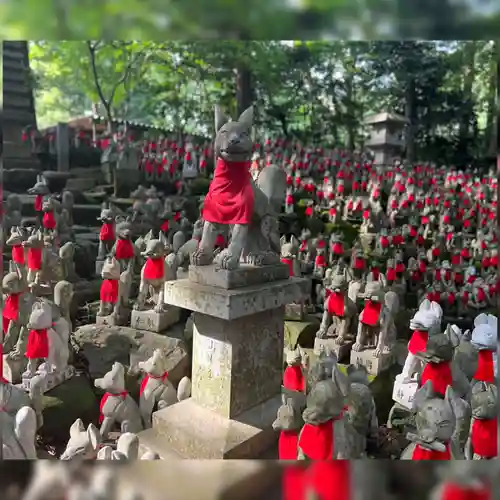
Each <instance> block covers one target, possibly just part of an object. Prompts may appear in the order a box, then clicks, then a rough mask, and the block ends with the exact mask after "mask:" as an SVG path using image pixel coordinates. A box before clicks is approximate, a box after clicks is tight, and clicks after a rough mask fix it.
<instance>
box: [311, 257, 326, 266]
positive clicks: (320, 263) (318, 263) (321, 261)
mask: <svg viewBox="0 0 500 500" xmlns="http://www.w3.org/2000/svg"><path fill="white" fill-rule="evenodd" d="M314 265H315V266H316V267H326V260H325V256H324V255H317V256H316V260H315V261H314Z"/></svg>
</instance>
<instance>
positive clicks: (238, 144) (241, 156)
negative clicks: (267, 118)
mask: <svg viewBox="0 0 500 500" xmlns="http://www.w3.org/2000/svg"><path fill="white" fill-rule="evenodd" d="M252 121H253V107H249V108H248V109H246V110H245V111H244V112H243V113H242V114H241V115H240V117H239V118H238V120H237V121H229V119H228V118H227V117H226V116H224V114H223V113H222V111H221V109H220V108H219V107H218V106H216V108H215V129H216V133H217V134H216V137H215V144H214V150H215V157H216V167H215V172H214V178H213V180H212V182H211V184H210V189H209V191H208V194H207V196H206V198H205V201H204V205H203V212H202V216H203V219H204V221H205V224H204V226H203V235H202V238H201V241H200V244H199V246H198V249H197V250H196V251H195V252H194V253H193V254H192V255H191V263H192V264H193V265H196V266H207V265H210V264H211V263H212V262H213V260H214V248H215V240H216V238H217V235H218V234H219V232H220V227H221V226H226V225H230V226H232V234H231V243H230V244H229V247H228V248H226V249H224V250H223V251H222V252H220V253H219V254H218V255H217V264H219V265H220V267H221V268H223V269H235V268H237V267H238V266H239V263H240V258H241V255H242V252H243V249H244V247H245V244H246V240H247V237H248V231H249V225H250V222H251V220H252V214H253V209H254V190H253V184H252V177H251V174H250V158H251V155H252V139H251V131H252Z"/></svg>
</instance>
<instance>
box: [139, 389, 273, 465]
mask: <svg viewBox="0 0 500 500" xmlns="http://www.w3.org/2000/svg"><path fill="white" fill-rule="evenodd" d="M280 404H281V395H279V394H278V395H276V396H275V397H273V398H271V399H269V400H267V401H265V402H264V403H261V404H259V405H257V406H255V407H253V408H251V409H250V410H247V411H246V412H244V413H241V414H240V415H238V419H237V420H232V419H228V418H225V417H223V416H221V415H218V414H217V413H215V412H212V411H210V410H207V409H205V408H202V407H201V406H199V405H198V404H196V402H194V401H193V398H189V399H186V400H184V401H181V402H180V403H177V404H175V405H172V406H169V407H168V408H165V409H163V410H159V411H157V412H155V413H153V428H152V429H148V430H146V431H142V432H140V433H139V434H138V436H139V441H140V443H141V446H144V447H145V448H148V449H150V450H152V451H155V452H157V453H158V454H159V455H160V457H161V458H163V459H165V458H172V456H176V457H178V458H184V459H191V460H193V459H200V460H202V459H212V460H216V459H256V458H259V457H260V456H261V455H262V454H263V452H265V451H267V450H269V449H270V448H271V447H272V446H274V444H275V443H276V441H277V439H278V433H277V432H275V431H273V429H272V423H273V421H274V420H275V419H276V414H277V411H278V408H279V407H280Z"/></svg>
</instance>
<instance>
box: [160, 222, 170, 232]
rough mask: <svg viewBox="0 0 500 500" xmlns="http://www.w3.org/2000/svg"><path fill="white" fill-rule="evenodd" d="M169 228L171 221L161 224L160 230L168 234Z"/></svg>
mask: <svg viewBox="0 0 500 500" xmlns="http://www.w3.org/2000/svg"><path fill="white" fill-rule="evenodd" d="M168 226H169V221H168V220H164V221H163V222H162V223H161V226H160V229H161V230H162V231H163V232H164V233H166V232H167V231H168Z"/></svg>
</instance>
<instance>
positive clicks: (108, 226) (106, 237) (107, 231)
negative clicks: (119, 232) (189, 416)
mask: <svg viewBox="0 0 500 500" xmlns="http://www.w3.org/2000/svg"><path fill="white" fill-rule="evenodd" d="M99 239H100V240H101V241H114V239H115V228H114V227H113V224H112V223H110V222H105V223H104V224H103V225H102V226H101V232H100V233H99Z"/></svg>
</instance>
